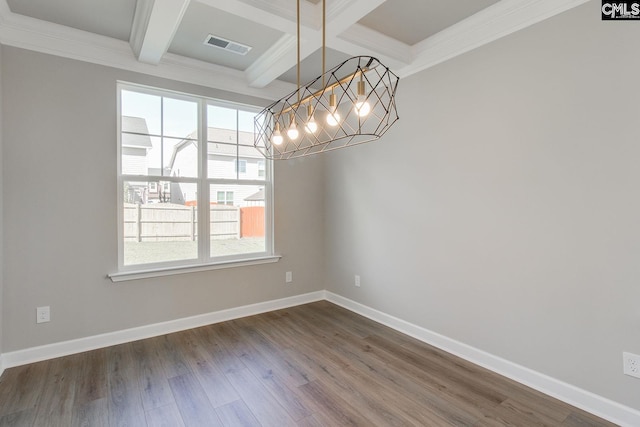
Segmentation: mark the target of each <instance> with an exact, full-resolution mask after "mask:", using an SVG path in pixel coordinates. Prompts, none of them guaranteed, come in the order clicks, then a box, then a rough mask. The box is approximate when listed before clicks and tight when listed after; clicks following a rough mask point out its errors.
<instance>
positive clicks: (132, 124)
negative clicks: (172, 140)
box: [122, 116, 153, 148]
mask: <svg viewBox="0 0 640 427" xmlns="http://www.w3.org/2000/svg"><path fill="white" fill-rule="evenodd" d="M130 132H131V133H130ZM122 146H123V147H135V148H152V147H153V145H152V144H151V137H150V136H149V128H148V127H147V121H146V120H145V119H143V118H142V117H131V116H122Z"/></svg>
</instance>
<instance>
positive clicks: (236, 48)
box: [204, 34, 251, 55]
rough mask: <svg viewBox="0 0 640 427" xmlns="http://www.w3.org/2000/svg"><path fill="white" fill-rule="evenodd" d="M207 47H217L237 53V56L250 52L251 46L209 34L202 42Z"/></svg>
mask: <svg viewBox="0 0 640 427" xmlns="http://www.w3.org/2000/svg"><path fill="white" fill-rule="evenodd" d="M204 44H206V45H207V46H213V47H217V48H220V49H223V50H226V51H229V52H233V53H237V54H238V55H246V54H247V52H249V51H250V50H251V46H247V45H244V44H240V43H236V42H233V41H231V40H227V39H223V38H222V37H218V36H214V35H211V34H209V35H208V36H207V38H206V39H205V41H204Z"/></svg>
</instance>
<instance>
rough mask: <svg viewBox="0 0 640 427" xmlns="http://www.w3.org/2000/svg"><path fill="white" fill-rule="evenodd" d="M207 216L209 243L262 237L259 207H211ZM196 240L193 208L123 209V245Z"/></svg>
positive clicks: (129, 205) (150, 206)
mask: <svg viewBox="0 0 640 427" xmlns="http://www.w3.org/2000/svg"><path fill="white" fill-rule="evenodd" d="M260 210H261V211H262V212H260ZM209 212H210V215H209V221H210V227H209V230H210V231H211V233H210V235H211V238H212V239H233V238H235V239H239V238H241V237H259V236H264V207H262V206H251V207H247V208H238V207H235V206H226V205H211V209H210V211H209ZM260 221H262V223H261V224H260ZM245 224H246V225H245ZM197 236H198V215H197V208H196V207H195V206H184V205H177V204H171V203H157V204H148V205H139V204H132V203H125V205H124V239H125V241H127V242H162V241H176V240H185V241H186V240H192V241H193V240H195V239H196V237H197Z"/></svg>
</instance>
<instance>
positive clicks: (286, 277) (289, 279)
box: [284, 271, 293, 283]
mask: <svg viewBox="0 0 640 427" xmlns="http://www.w3.org/2000/svg"><path fill="white" fill-rule="evenodd" d="M284 281H285V282H286V283H291V282H293V273H292V272H291V271H287V272H286V273H285V275H284Z"/></svg>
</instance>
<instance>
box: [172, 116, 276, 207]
mask: <svg viewBox="0 0 640 427" xmlns="http://www.w3.org/2000/svg"><path fill="white" fill-rule="evenodd" d="M238 134H239V138H240V141H238V142H239V144H238V145H236V141H235V136H236V131H235V130H227V129H219V128H211V127H210V128H209V132H208V141H209V143H208V156H207V169H208V171H209V177H211V178H220V179H236V177H237V178H239V179H248V180H263V179H264V177H265V173H266V170H265V159H264V157H263V156H262V154H260V152H259V151H257V150H256V149H255V148H254V147H253V132H243V131H240V132H238ZM196 137H197V135H195V133H192V134H190V135H187V136H186V138H185V139H184V140H182V141H181V142H180V143H178V144H177V145H176V146H175V147H174V150H173V153H172V156H171V160H170V162H169V168H170V174H171V175H172V176H197V173H198V162H197V158H198V143H197V140H196ZM255 193H256V187H255V186H246V185H233V184H229V185H220V184H218V185H216V186H215V189H214V190H213V191H212V194H211V200H210V201H211V203H217V204H223V205H230V206H238V207H245V206H255V205H256V203H255V201H251V200H247V198H248V197H250V196H252V195H254V194H255ZM183 194H184V198H185V201H186V202H190V201H193V200H195V199H196V195H195V194H189V192H188V191H187V192H186V193H183ZM262 200H263V203H264V196H263V197H262Z"/></svg>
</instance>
